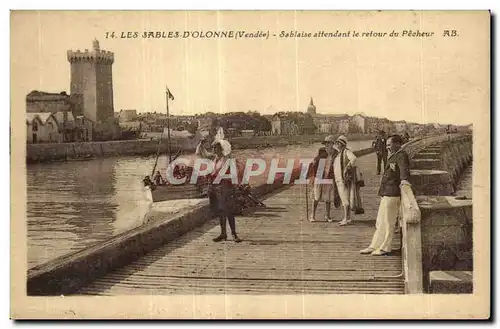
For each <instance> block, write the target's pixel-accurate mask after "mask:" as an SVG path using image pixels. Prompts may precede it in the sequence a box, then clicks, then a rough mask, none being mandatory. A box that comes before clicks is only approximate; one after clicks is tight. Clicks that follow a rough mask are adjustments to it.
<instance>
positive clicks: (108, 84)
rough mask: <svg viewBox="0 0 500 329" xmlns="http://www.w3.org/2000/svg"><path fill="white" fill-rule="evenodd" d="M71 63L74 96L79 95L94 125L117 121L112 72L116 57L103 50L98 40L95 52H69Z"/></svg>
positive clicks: (94, 48)
mask: <svg viewBox="0 0 500 329" xmlns="http://www.w3.org/2000/svg"><path fill="white" fill-rule="evenodd" d="M68 61H69V62H70V63H71V88H70V89H71V95H74V94H80V95H81V98H82V102H83V104H82V106H81V108H82V111H81V112H82V113H75V114H77V115H85V116H86V117H87V118H89V119H91V120H92V121H94V122H95V123H105V122H108V121H109V120H110V119H113V118H114V107H113V72H112V65H113V62H114V54H113V53H112V52H110V51H105V50H101V49H100V47H99V41H97V40H95V39H94V41H93V43H92V50H91V51H89V50H88V49H85V51H84V52H81V51H80V50H77V51H72V50H68Z"/></svg>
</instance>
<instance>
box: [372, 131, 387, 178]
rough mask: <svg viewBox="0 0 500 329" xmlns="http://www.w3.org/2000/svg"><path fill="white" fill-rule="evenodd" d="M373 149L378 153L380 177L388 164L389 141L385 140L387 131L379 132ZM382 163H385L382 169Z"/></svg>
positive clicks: (378, 172) (378, 173)
mask: <svg viewBox="0 0 500 329" xmlns="http://www.w3.org/2000/svg"><path fill="white" fill-rule="evenodd" d="M372 147H373V148H374V149H375V153H377V175H380V170H381V168H385V165H386V164H387V139H386V138H385V131H383V130H379V132H378V135H377V137H376V138H375V140H374V141H373V143H372ZM382 162H383V163H384V165H383V167H382Z"/></svg>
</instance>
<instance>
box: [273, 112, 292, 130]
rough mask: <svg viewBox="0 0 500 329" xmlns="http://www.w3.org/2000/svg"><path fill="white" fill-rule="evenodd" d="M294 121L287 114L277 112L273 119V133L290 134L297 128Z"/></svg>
mask: <svg viewBox="0 0 500 329" xmlns="http://www.w3.org/2000/svg"><path fill="white" fill-rule="evenodd" d="M292 123H293V121H292V120H291V119H290V118H288V116H287V115H286V114H282V113H276V114H275V115H273V117H272V119H271V132H272V134H273V135H290V134H291V133H292V130H294V128H295V127H294V126H293V125H292Z"/></svg>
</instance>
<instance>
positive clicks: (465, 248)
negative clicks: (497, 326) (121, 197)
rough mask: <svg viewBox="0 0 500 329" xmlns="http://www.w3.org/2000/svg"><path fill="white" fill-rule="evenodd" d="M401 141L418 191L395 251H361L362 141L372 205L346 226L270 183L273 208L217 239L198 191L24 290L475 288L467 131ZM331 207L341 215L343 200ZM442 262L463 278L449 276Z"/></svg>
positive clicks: (264, 191) (407, 206)
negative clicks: (183, 205)
mask: <svg viewBox="0 0 500 329" xmlns="http://www.w3.org/2000/svg"><path fill="white" fill-rule="evenodd" d="M404 147H405V150H406V151H407V152H408V153H409V155H410V159H411V168H412V170H411V174H412V177H411V183H412V189H409V190H403V191H402V194H403V195H402V204H403V208H402V210H403V211H402V216H401V229H400V231H399V232H400V233H398V234H397V235H396V237H395V239H394V242H393V243H394V245H393V252H391V254H390V255H388V256H381V257H375V256H371V255H361V254H359V250H360V249H363V248H365V247H367V246H368V244H369V243H370V240H371V237H372V234H373V232H374V230H375V227H374V226H375V219H376V214H377V210H378V205H379V197H378V196H377V191H378V186H379V179H380V176H377V175H376V173H375V169H376V168H375V167H376V160H375V155H374V154H373V153H372V152H373V150H371V149H365V150H360V151H357V152H356V153H357V155H358V157H359V160H358V161H359V162H358V165H359V167H360V169H361V170H362V172H363V175H364V179H365V184H366V186H365V187H363V188H362V189H361V197H362V199H363V206H364V209H365V213H364V214H363V215H356V216H354V217H353V220H354V221H353V223H352V224H351V225H348V226H344V227H342V226H339V225H338V224H337V223H335V222H334V223H327V222H321V221H319V222H314V223H311V222H309V221H308V220H307V214H306V207H305V202H306V199H305V196H306V191H305V189H306V187H305V186H303V185H296V186H272V185H271V186H263V187H262V188H260V189H257V190H258V193H259V194H260V195H261V196H262V197H263V198H265V203H266V206H267V207H266V208H259V209H255V210H254V211H252V212H249V213H247V214H245V215H243V216H238V217H237V218H236V221H237V229H238V233H239V234H240V236H241V238H242V239H243V242H242V243H239V244H235V243H234V242H233V241H231V240H228V241H226V242H223V243H214V242H212V238H213V237H215V236H217V235H218V233H219V228H218V227H217V221H216V220H215V219H213V218H212V215H211V214H210V212H209V211H208V202H207V201H201V202H199V203H197V204H196V205H193V206H192V207H191V208H190V209H186V210H185V211H183V212H181V213H178V214H176V215H175V216H169V217H168V218H167V217H164V218H162V217H161V216H158V215H157V217H155V218H154V219H153V220H152V221H151V222H149V223H147V224H145V225H143V226H141V227H138V228H135V229H132V230H130V231H128V232H124V233H123V234H120V235H118V236H116V237H114V238H112V239H110V240H109V241H106V242H104V243H100V244H97V245H95V246H92V247H90V248H87V249H85V250H82V251H79V252H76V253H73V254H70V255H66V256H63V257H60V258H57V259H55V260H53V261H50V262H48V263H46V264H42V265H40V266H36V267H35V268H32V269H30V270H29V273H28V285H27V289H28V294H29V295H60V294H67V295H71V294H74V295H81V294H86V295H88V294H90V295H96V294H97V295H123V294H143V295H144V294H176V293H183V294H190V293H195V294H205V293H206V294H214V293H215V294H217V293H221V294H222V293H239V294H272V293H328V294H345V293H350V294H353V293H354V294H420V293H433V292H439V293H443V292H444V293H446V292H455V293H456V292H457V290H459V291H460V292H470V289H469V287H470V286H471V285H470V282H469V281H468V280H467V275H469V274H470V273H472V270H473V269H472V200H471V199H464V198H460V196H461V193H462V192H463V190H464V188H463V184H459V182H460V178H461V176H462V174H463V172H464V171H465V170H466V169H467V168H468V167H470V165H471V161H472V136H471V135H444V136H434V137H428V138H424V139H418V140H414V141H412V142H410V143H408V144H406V145H405V146H404ZM460 188H461V189H462V190H460ZM465 190H466V188H465ZM461 191H462V192H461ZM309 192H310V191H309ZM464 193H465V192H464ZM464 195H465V194H464ZM309 202H311V196H310V197H309ZM323 209H324V205H323V204H320V206H319V207H318V213H317V219H318V220H321V219H322V218H323V213H322V211H323ZM332 215H333V217H334V219H336V220H337V221H339V220H340V219H341V218H342V214H341V211H340V210H336V209H332ZM441 272H443V273H445V274H446V275H449V276H450V275H451V276H452V277H454V278H456V277H459V278H463V279H459V280H452V281H453V284H448V283H447V281H446V277H445V276H443V275H441V276H439V275H438V274H439V273H441ZM443 277H445V279H443ZM448 281H450V280H448ZM457 281H458V283H457ZM464 287H465V288H464ZM436 289H441V290H439V291H437V290H436Z"/></svg>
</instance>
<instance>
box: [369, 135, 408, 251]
mask: <svg viewBox="0 0 500 329" xmlns="http://www.w3.org/2000/svg"><path fill="white" fill-rule="evenodd" d="M402 144H403V139H402V138H401V136H399V135H393V136H390V137H389V138H388V139H387V150H388V152H389V158H388V159H387V166H386V168H385V171H384V175H383V176H382V179H381V182H380V189H379V192H378V195H379V196H380V197H381V200H380V206H379V209H378V214H377V223H376V230H375V234H374V235H373V239H372V242H371V244H370V246H369V247H368V248H366V249H363V250H361V251H360V252H361V253H362V254H372V255H374V256H381V255H386V254H388V253H390V252H391V244H392V239H393V237H394V226H395V225H396V221H397V219H398V216H399V207H400V204H401V186H402V185H404V184H406V185H410V183H409V179H410V161H409V158H408V154H407V153H406V152H405V151H404V150H402V149H401V145H402Z"/></svg>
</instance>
